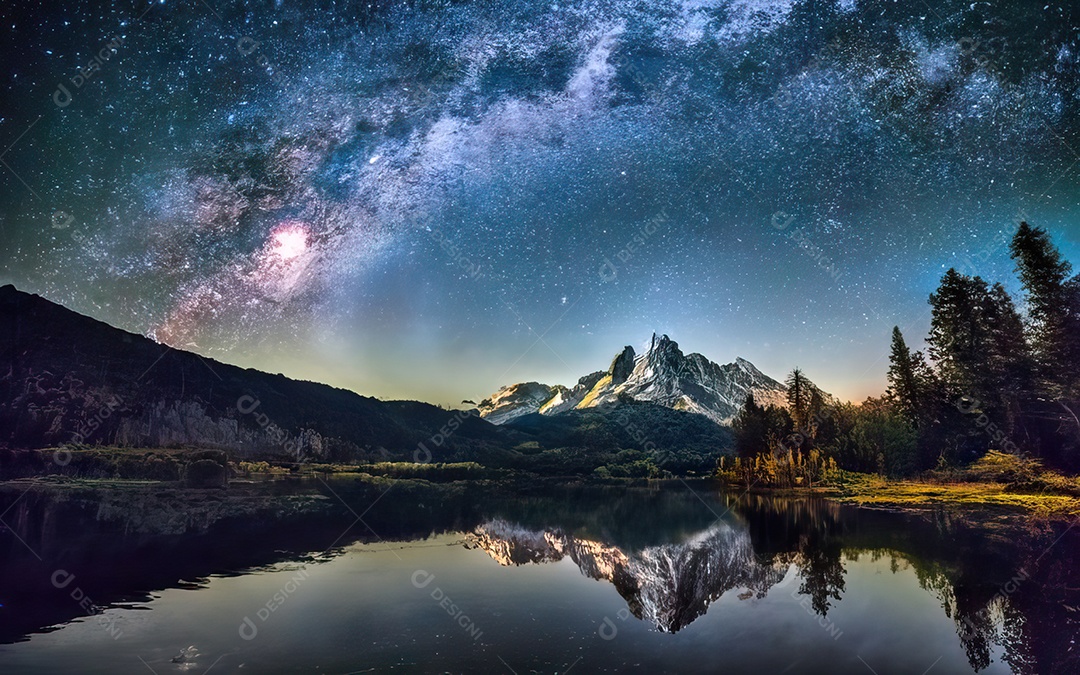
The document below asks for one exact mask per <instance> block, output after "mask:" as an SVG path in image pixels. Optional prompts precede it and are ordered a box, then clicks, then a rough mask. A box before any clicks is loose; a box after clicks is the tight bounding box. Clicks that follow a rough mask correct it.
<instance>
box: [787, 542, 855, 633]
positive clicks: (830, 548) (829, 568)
mask: <svg viewBox="0 0 1080 675" xmlns="http://www.w3.org/2000/svg"><path fill="white" fill-rule="evenodd" d="M840 556H841V548H840V542H839V541H838V540H825V541H819V542H813V543H811V542H809V541H808V542H807V544H806V546H804V547H803V549H802V551H801V552H800V554H799V556H798V558H797V559H796V562H795V565H796V567H797V568H798V570H799V576H801V577H802V584H800V586H799V593H801V594H803V595H809V596H810V600H811V606H812V607H813V608H814V611H815V612H817V613H818V614H820V615H821V616H826V615H828V613H829V608H830V607H832V605H831V604H830V602H829V601H830V600H839V599H840V594H841V593H843V592H844V589H845V585H844V563H843V562H842V561H841V559H840Z"/></svg>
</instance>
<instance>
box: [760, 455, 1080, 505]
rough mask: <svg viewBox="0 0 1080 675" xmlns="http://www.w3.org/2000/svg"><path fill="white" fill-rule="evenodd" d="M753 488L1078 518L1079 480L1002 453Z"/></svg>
mask: <svg viewBox="0 0 1080 675" xmlns="http://www.w3.org/2000/svg"><path fill="white" fill-rule="evenodd" d="M741 486H742V487H744V488H745V487H747V486H746V484H745V483H743V484H742V485H741ZM753 489H754V490H763V491H768V492H785V493H791V494H808V493H809V494H818V495H822V496H825V497H828V498H830V499H834V500H836V501H839V502H843V503H848V504H856V505H859V506H864V507H869V508H887V509H896V510H909V511H916V510H927V509H937V508H945V509H948V510H950V511H954V512H956V513H957V514H974V513H976V512H978V513H979V515H980V516H987V515H991V516H993V515H1002V516H1020V517H1030V518H1036V519H1042V520H1062V521H1072V520H1074V519H1076V518H1080V479H1078V478H1076V477H1071V476H1065V475H1062V474H1060V473H1058V472H1055V471H1051V470H1049V469H1046V468H1045V467H1044V466H1043V465H1042V464H1041V463H1040V462H1039V461H1038V460H1036V459H1030V458H1023V457H1018V456H1016V455H1011V454H1007V453H1000V452H990V453H988V454H987V455H986V456H985V457H983V458H982V459H980V460H978V461H977V462H975V463H974V464H971V465H970V466H967V467H962V468H957V469H947V470H941V471H932V472H927V473H925V474H922V475H920V476H917V477H913V478H889V477H885V476H880V475H877V474H868V473H857V472H852V471H838V472H835V473H834V474H833V475H831V476H830V477H829V480H828V481H827V482H825V483H823V484H821V485H818V486H815V487H814V488H798V487H796V488H771V487H770V486H769V485H768V484H767V482H766V481H759V482H758V483H756V484H754V486H753Z"/></svg>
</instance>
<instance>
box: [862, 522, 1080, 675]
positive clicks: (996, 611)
mask: <svg viewBox="0 0 1080 675" xmlns="http://www.w3.org/2000/svg"><path fill="white" fill-rule="evenodd" d="M1057 536H1058V535H1057V534H1055V533H1051V532H1043V533H1034V534H1033V533H1025V534H1021V533H1020V532H1013V533H1012V537H1011V538H1010V539H1009V546H1007V547H1003V548H1001V549H1000V550H998V551H997V552H996V553H995V554H988V553H987V551H985V550H982V551H980V553H981V555H975V554H973V552H972V551H971V550H967V549H965V547H964V546H963V545H962V544H960V543H959V542H958V544H957V546H955V547H954V555H952V556H950V559H947V560H942V559H938V560H933V559H930V558H924V557H922V556H921V555H920V554H919V552H918V551H914V552H906V551H905V552H900V551H888V552H887V553H888V554H889V555H891V556H892V559H893V564H892V569H893V572H894V573H895V572H897V571H899V569H901V567H910V568H911V569H912V570H913V571H914V573H915V575H916V577H917V578H918V581H919V585H920V586H921V587H922V588H923V589H924V590H926V591H927V592H929V593H931V594H932V595H934V596H935V597H936V598H938V600H939V601H940V602H941V606H942V609H944V611H945V614H946V615H947V616H948V617H950V618H951V619H953V621H954V622H955V624H956V633H957V636H958V638H959V640H960V644H961V645H962V647H963V649H964V652H965V654H966V655H967V658H968V662H969V663H970V664H971V667H972V668H973V669H974V670H976V671H981V670H984V669H986V668H988V667H989V666H990V665H991V663H993V662H994V652H995V651H997V650H1000V651H1001V657H1000V658H1001V660H1002V661H1003V662H1004V663H1006V664H1007V665H1008V666H1009V667H1010V669H1011V670H1012V671H1013V672H1014V673H1017V674H1019V675H1036V674H1041V673H1055V674H1056V673H1080V653H1078V649H1077V646H1076V644H1075V641H1076V640H1077V639H1078V638H1080V630H1078V629H1080V624H1078V621H1080V618H1078V616H1077V615H1078V614H1080V587H1078V584H1077V583H1076V572H1075V570H1076V564H1075V562H1076V552H1077V543H1078V542H1077V541H1076V540H1075V539H1072V540H1069V541H1068V542H1067V543H1066V540H1062V542H1059V543H1058V544H1056V545H1055V546H1054V547H1053V548H1052V549H1051V548H1049V545H1050V544H1051V543H1052V542H1053V541H1054V539H1055V538H1056V537H1057ZM1058 547H1061V548H1058ZM1050 550H1053V551H1054V555H1055V556H1056V557H1051V555H1050V553H1049V551H1050ZM880 553H885V552H884V551H881V552H875V555H877V554H880Z"/></svg>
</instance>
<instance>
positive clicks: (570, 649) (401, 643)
mask: <svg viewBox="0 0 1080 675" xmlns="http://www.w3.org/2000/svg"><path fill="white" fill-rule="evenodd" d="M463 540H464V537H463V536H462V535H440V536H436V537H433V538H431V539H428V540H425V541H418V542H412V543H405V544H402V543H398V542H390V543H388V544H385V545H384V544H370V545H354V546H352V547H350V548H349V549H348V550H347V551H346V553H345V554H344V555H342V556H340V557H337V558H334V559H332V560H330V561H328V562H325V563H323V564H315V565H307V567H306V568H304V570H306V572H307V577H306V578H303V579H298V571H297V569H298V568H297V566H295V565H288V566H282V568H281V570H280V571H273V572H261V573H256V574H248V575H244V576H238V577H231V578H222V577H215V578H212V579H210V580H209V582H208V583H207V584H206V586H205V587H204V588H201V589H198V590H175V589H174V590H167V591H163V592H161V593H158V594H156V595H157V597H156V598H155V599H154V600H153V601H151V602H149V603H147V604H146V607H147V608H148V610H149V611H138V610H128V611H123V610H110V611H121V616H120V618H119V620H118V624H117V625H118V626H119V627H120V628H121V630H122V636H121V638H120V639H118V640H115V641H114V640H112V639H111V638H110V637H109V636H108V635H106V634H105V633H104V632H103V631H102V630H101V629H100V628H99V627H98V626H96V625H95V624H94V619H90V620H83V621H80V622H78V623H76V624H73V625H70V626H68V627H66V628H64V629H62V630H60V631H57V632H54V633H51V634H46V635H38V636H35V637H34V638H33V639H32V640H31V641H30V642H27V643H22V644H18V645H13V646H10V647H5V648H3V652H0V653H2V654H3V662H4V666H5V670H7V669H11V670H12V672H20V673H34V672H43V673H44V672H83V673H98V672H100V673H115V672H137V671H138V668H139V667H141V664H139V658H142V659H145V660H146V661H147V662H148V663H149V664H150V665H151V666H152V667H153V668H154V670H155V671H157V672H161V673H163V672H173V671H175V670H176V668H177V666H176V665H174V664H171V663H169V659H171V658H172V657H173V656H175V655H176V653H177V652H178V651H179V649H180V648H181V647H184V646H187V645H189V644H191V645H195V646H196V647H197V648H198V650H199V652H200V655H199V656H198V657H197V659H196V661H195V664H196V665H195V666H194V667H193V669H194V670H195V672H201V671H202V670H203V669H205V668H206V667H208V666H210V665H211V664H212V663H215V662H216V665H214V672H222V673H231V672H239V673H242V672H258V673H285V672H327V673H344V672H365V671H367V670H368V669H374V670H372V672H394V669H399V670H402V671H403V672H443V671H444V670H448V671H451V672H460V671H467V672H479V671H483V672H500V670H499V669H500V668H505V666H503V665H502V664H500V663H499V658H502V659H503V660H504V661H505V662H506V663H507V664H509V665H510V666H512V667H513V668H514V670H515V671H517V672H529V671H530V669H535V670H538V671H539V672H553V671H555V670H558V672H565V670H566V669H567V666H569V665H570V664H572V663H574V662H575V661H578V659H580V661H578V665H577V666H576V668H580V669H581V672H604V671H608V672H616V671H619V670H620V669H635V668H636V669H641V670H642V672H665V671H667V672H716V670H717V669H718V668H719V669H722V670H723V671H724V672H734V673H739V672H782V671H783V672H791V673H825V672H828V673H861V672H864V671H865V669H866V666H865V665H863V664H862V663H860V661H859V657H861V658H862V659H863V660H865V661H866V662H867V663H869V664H872V665H873V666H874V668H875V670H877V671H878V672H880V673H887V672H922V671H923V670H925V669H926V668H928V667H929V666H930V665H931V664H932V663H933V662H934V660H935V659H937V657H938V656H940V657H941V659H940V661H938V662H937V666H935V670H937V671H938V672H943V673H960V672H970V667H969V666H968V665H967V659H966V657H965V655H964V652H963V650H962V648H961V647H960V643H959V640H958V639H957V637H956V624H955V623H954V622H953V621H952V620H951V619H949V618H948V617H946V616H945V613H944V611H943V610H942V607H941V602H940V600H939V599H938V598H936V597H935V596H934V595H933V594H932V593H930V592H928V591H926V590H923V589H922V588H920V586H919V582H918V579H917V578H916V575H915V573H914V571H913V570H912V569H911V568H910V567H909V566H908V565H907V564H906V563H905V562H904V561H903V560H900V561H899V564H898V569H897V570H896V571H895V572H894V571H892V570H891V569H890V568H891V566H892V563H893V561H892V559H891V557H890V556H887V555H886V556H883V557H881V558H879V559H877V560H872V556H869V555H867V554H863V555H860V556H859V557H858V560H855V559H853V558H852V557H849V556H845V558H844V559H843V564H844V567H845V569H846V576H845V582H846V590H845V592H844V593H843V599H842V600H841V601H839V602H837V603H835V606H834V608H833V609H832V610H831V611H830V612H829V614H828V618H827V621H826V622H825V623H826V625H825V626H824V627H823V626H822V625H820V622H819V617H818V616H817V615H815V614H813V613H812V611H811V610H810V609H808V608H809V602H808V601H806V600H805V598H806V596H804V595H799V594H798V593H797V591H798V590H799V583H800V582H799V579H798V577H797V575H796V573H795V571H794V569H791V570H788V571H787V573H786V574H781V577H780V579H781V580H780V581H779V583H778V584H777V585H775V586H773V587H772V588H771V589H770V590H769V592H768V594H767V595H766V597H764V598H756V597H752V598H748V599H740V597H739V595H740V593H742V591H743V589H741V588H734V589H732V590H730V591H728V592H726V593H724V594H723V595H722V597H720V598H719V599H717V600H716V601H715V602H714V603H713V604H712V607H711V608H710V610H709V612H708V613H706V614H705V615H704V616H703V617H701V618H699V619H698V620H696V621H694V622H693V623H692V624H690V625H689V626H688V627H686V628H684V629H683V630H681V631H679V632H678V633H675V634H670V633H661V632H659V631H657V630H656V629H655V627H653V626H651V625H650V624H649V623H648V622H645V621H639V620H637V619H635V618H633V617H627V612H626V608H627V604H626V601H625V600H624V599H623V598H621V597H620V596H619V594H618V593H617V592H616V590H615V588H614V586H613V585H612V584H611V583H609V582H607V581H596V580H593V579H590V578H588V577H586V576H585V575H584V574H582V572H581V571H580V570H579V568H578V566H577V565H575V564H574V563H573V562H572V561H571V560H570V559H569V558H565V559H563V560H561V561H559V562H554V563H547V564H525V565H521V566H512V567H502V566H499V565H498V563H496V562H495V561H494V560H492V559H491V558H490V557H489V556H488V555H487V554H486V553H485V552H484V551H483V550H480V549H475V548H472V549H470V548H466V547H463V546H462V545H461V544H462V542H463ZM417 570H423V571H424V572H427V573H429V574H431V575H434V578H433V579H432V580H431V582H430V583H428V584H427V585H426V586H425V587H424V588H417V587H416V585H414V583H413V581H412V579H413V576H414V574H415V573H416V571H417ZM420 578H421V579H426V578H427V577H426V576H422V577H420ZM290 580H294V581H293V586H292V588H293V592H291V593H285V594H284V595H285V597H284V601H283V602H281V603H280V606H278V607H277V608H276V609H275V610H274V611H273V612H272V613H269V614H268V617H267V618H266V620H265V621H264V620H262V619H261V618H259V616H258V611H259V609H260V608H261V607H265V604H266V603H267V601H268V600H269V599H271V598H273V596H274V594H275V593H282V591H283V589H287V588H289V583H290ZM433 595H436V596H437V597H443V596H445V597H448V598H449V599H450V601H451V602H453V603H454V604H455V605H456V606H457V607H459V608H460V609H461V612H460V613H457V615H459V616H460V614H461V613H463V614H464V615H465V616H467V617H468V619H469V620H470V621H471V622H472V624H474V625H475V626H476V627H477V628H478V629H479V633H480V634H479V639H478V640H474V639H473V637H472V635H470V634H469V633H468V632H467V630H466V629H465V628H463V627H461V626H459V625H458V624H457V623H455V621H454V617H453V616H451V614H450V613H449V612H448V610H447V609H445V608H442V607H440V606H439V603H438V601H437V600H436V599H434V598H433V597H432V596H433ZM245 616H248V617H249V618H251V619H252V620H253V622H254V623H255V625H256V626H257V629H258V632H257V634H256V635H255V637H254V639H252V640H244V639H242V638H241V637H240V634H239V627H240V625H241V623H242V621H243V618H244V617H245ZM605 618H608V619H610V622H611V623H612V624H613V625H614V626H615V627H616V630H617V632H616V633H615V636H614V638H613V639H610V640H605V639H603V638H602V637H601V636H600V634H599V632H598V631H599V629H600V626H603V625H605V624H604V619H605ZM830 631H831V632H830ZM605 634H606V635H610V634H611V633H610V632H606V633H605ZM219 658H220V660H218V659H219ZM126 664H130V667H126ZM789 666H790V669H788V668H789ZM785 669H788V670H785ZM506 672H510V670H509V669H506ZM983 672H989V673H1000V672H1009V671H1008V670H1007V669H1003V668H1002V664H1000V663H996V664H994V665H992V666H991V667H990V668H989V669H988V670H986V671H983Z"/></svg>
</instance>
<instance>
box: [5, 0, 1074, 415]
mask: <svg viewBox="0 0 1080 675" xmlns="http://www.w3.org/2000/svg"><path fill="white" fill-rule="evenodd" d="M1044 2H1045V0H1044V1H1043V2H1035V3H1033V2H1026V1H1025V2H1021V1H1014V2H1006V1H1004V0H997V1H995V2H971V1H970V0H967V1H965V2H953V1H951V0H946V1H944V2H942V1H937V0H929V2H925V3H924V2H921V1H919V0H912V1H910V2H906V1H905V2H895V1H893V0H682V1H677V0H620V1H608V0H555V1H552V2H536V1H529V0H480V1H472V2H470V1H459V2H447V1H438V2H422V1H421V2H378V1H367V2H345V1H340V0H339V1H337V2H333V1H320V2H296V1H295V0H277V1H276V2H274V1H267V2H237V1H233V2H228V1H226V0H186V1H185V2H174V1H173V0H161V1H160V2H155V3H147V2H137V3H131V2H124V1H120V2H116V3H112V4H110V3H102V2H91V1H89V0H76V1H72V2H65V3H59V2H52V3H45V4H38V3H31V2H15V3H4V7H3V8H0V23H2V24H3V25H4V26H5V28H6V29H7V40H5V42H4V44H3V46H2V47H0V49H2V50H3V51H5V52H6V54H4V59H3V61H4V69H3V70H4V74H3V80H2V83H0V87H2V88H3V95H2V97H0V99H2V100H0V153H2V154H0V282H3V283H14V284H15V285H16V286H18V287H19V288H21V289H23V290H27V291H30V292H35V293H40V294H42V295H44V296H45V297H47V298H49V299H51V300H53V301H56V302H59V303H62V304H64V305H66V306H68V307H71V308H72V309H75V310H77V311H80V312H83V313H86V314H89V315H91V316H94V317H96V318H99V319H102V320H105V321H108V322H109V323H112V324H113V325H116V326H119V327H122V328H125V329H127V330H132V331H136V332H141V333H144V334H147V335H150V336H152V337H154V338H156V339H158V340H160V341H162V342H165V343H168V344H170V345H173V346H176V347H181V348H186V349H191V350H194V351H196V352H199V353H201V354H204V355H209V356H213V357H214V358H217V359H220V360H223V361H227V362H231V363H236V364H239V365H243V366H250V367H256V368H260V369H263V370H268V371H270V372H283V373H285V374H287V375H290V376H293V377H298V378H303V379H312V380H317V381H322V382H327V383H330V384H333V385H337V386H342V387H347V388H350V389H354V390H356V391H358V392H360V393H363V394H366V395H373V396H379V397H382V398H413V399H420V400H427V401H431V402H436V403H443V404H456V403H459V402H460V400H461V399H465V398H468V399H473V400H479V398H482V397H484V396H486V395H488V394H490V393H491V392H493V391H494V390H495V389H497V388H498V387H499V386H502V385H504V384H508V383H511V382H517V381H525V380H538V381H541V382H546V383H551V384H553V383H561V384H572V383H573V382H574V381H576V379H577V378H578V377H579V376H581V375H584V374H586V373H588V372H591V371H594V370H598V369H601V368H603V367H606V365H607V363H608V362H609V361H610V359H611V357H612V356H613V355H614V354H615V353H616V352H617V351H618V350H619V349H620V348H621V347H622V346H623V345H625V344H633V345H635V346H639V347H640V346H641V345H643V344H646V343H647V341H648V340H649V338H650V336H651V334H652V332H653V331H657V332H662V333H667V334H669V335H671V336H672V338H673V339H675V340H676V341H678V342H679V343H680V345H681V347H682V348H683V349H684V351H687V352H689V351H698V352H701V353H703V354H705V355H706V356H708V357H710V358H712V359H713V360H715V361H718V362H721V363H724V362H729V361H732V360H734V358H735V357H736V356H742V357H744V358H747V359H749V360H751V361H752V362H754V363H755V364H756V365H757V366H758V367H759V368H761V369H762V370H764V371H765V372H766V373H769V374H771V375H773V376H774V377H777V378H782V377H783V375H784V373H785V372H786V371H788V370H790V369H791V368H792V367H793V366H796V365H798V366H800V367H802V368H803V369H804V370H805V371H806V372H807V373H808V375H809V376H810V377H811V378H812V379H814V380H815V381H817V382H818V383H819V384H821V385H822V386H823V387H824V388H825V389H827V390H829V391H831V392H833V393H835V394H837V395H840V396H842V397H844V398H851V399H855V400H858V399H861V398H863V397H865V396H866V395H868V394H877V393H880V391H881V390H882V389H883V388H884V374H885V370H886V367H887V363H886V359H885V357H886V353H887V349H888V344H889V332H890V330H891V328H892V326H893V325H900V326H901V327H902V328H903V329H905V333H906V334H907V335H908V337H909V342H911V343H913V344H915V345H916V346H917V345H918V344H919V343H920V342H921V338H922V336H923V335H925V332H926V329H927V327H928V325H929V307H928V306H927V304H926V298H927V295H928V294H929V293H930V292H931V291H932V290H933V289H934V287H935V286H936V284H937V281H938V279H939V278H940V277H941V275H942V274H943V273H944V271H945V270H946V269H948V268H949V267H953V266H955V267H957V268H958V269H960V270H961V271H964V272H967V273H972V274H980V275H982V276H984V277H985V278H987V279H989V280H991V281H998V280H1000V281H1003V282H1007V284H1008V286H1009V287H1010V288H1011V289H1015V288H1016V284H1015V281H1014V275H1013V271H1012V263H1011V261H1010V260H1009V258H1008V253H1007V240H1008V237H1009V236H1011V233H1012V231H1013V230H1014V228H1015V225H1016V223H1017V222H1018V220H1019V219H1021V218H1024V219H1027V220H1029V221H1030V222H1033V223H1034V224H1037V225H1041V226H1043V227H1045V228H1047V229H1048V230H1049V231H1050V232H1051V234H1052V236H1053V237H1054V239H1055V242H1056V243H1057V244H1058V245H1059V246H1060V247H1061V248H1062V250H1063V251H1064V252H1065V254H1066V255H1067V256H1068V257H1070V258H1071V259H1072V260H1073V261H1075V262H1080V209H1078V203H1080V202H1078V199H1077V197H1078V193H1080V161H1078V160H1080V152H1078V151H1080V119H1078V114H1077V113H1078V106H1080V99H1078V97H1080V6H1077V5H1075V4H1069V3H1065V2H1057V1H1053V0H1052V1H1050V2H1049V4H1044ZM11 5H13V6H11Z"/></svg>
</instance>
